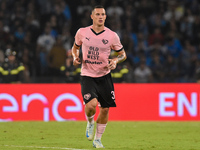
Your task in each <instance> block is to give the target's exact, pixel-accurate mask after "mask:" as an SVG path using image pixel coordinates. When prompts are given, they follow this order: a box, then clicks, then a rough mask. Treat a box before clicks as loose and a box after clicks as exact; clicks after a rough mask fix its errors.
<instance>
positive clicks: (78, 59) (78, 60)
mask: <svg viewBox="0 0 200 150" xmlns="http://www.w3.org/2000/svg"><path fill="white" fill-rule="evenodd" d="M80 64H81V62H80V58H79V57H76V58H73V65H74V66H78V65H80Z"/></svg>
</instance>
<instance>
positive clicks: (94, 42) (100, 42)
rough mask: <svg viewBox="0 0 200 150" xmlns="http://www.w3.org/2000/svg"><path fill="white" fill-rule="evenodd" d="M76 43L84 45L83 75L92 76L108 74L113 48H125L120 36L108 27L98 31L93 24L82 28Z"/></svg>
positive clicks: (117, 49)
mask: <svg viewBox="0 0 200 150" xmlns="http://www.w3.org/2000/svg"><path fill="white" fill-rule="evenodd" d="M75 44H76V45H78V46H81V45H82V55H83V59H82V66H81V75H82V76H90V77H101V76H104V75H106V74H108V73H109V72H110V70H109V69H108V68H107V67H106V66H107V65H108V63H109V61H108V59H109V56H110V52H111V49H112V50H115V51H120V50H122V49H123V46H122V44H121V42H120V39H119V36H118V35H117V34H116V33H115V32H113V31H111V30H110V29H109V28H107V27H104V30H103V31H102V32H100V33H96V32H95V31H94V30H93V29H92V26H88V27H85V28H80V29H79V30H78V31H77V33H76V35H75Z"/></svg>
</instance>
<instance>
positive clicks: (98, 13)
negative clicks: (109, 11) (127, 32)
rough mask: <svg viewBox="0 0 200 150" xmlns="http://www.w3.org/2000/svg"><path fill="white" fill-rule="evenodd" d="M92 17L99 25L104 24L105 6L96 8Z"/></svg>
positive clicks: (94, 22)
mask: <svg viewBox="0 0 200 150" xmlns="http://www.w3.org/2000/svg"><path fill="white" fill-rule="evenodd" d="M91 18H92V20H93V24H96V25H98V26H102V25H104V23H105V20H106V11H105V9H103V8H95V9H94V11H93V12H92V15H91Z"/></svg>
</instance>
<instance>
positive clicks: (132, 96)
mask: <svg viewBox="0 0 200 150" xmlns="http://www.w3.org/2000/svg"><path fill="white" fill-rule="evenodd" d="M115 97H116V104H117V107H116V108H110V114H109V120H115V121H199V120H200V85H199V84H115ZM95 117H97V115H96V116H95ZM30 120H38V121H53V120H55V121H66V120H85V114H84V105H83V101H82V96H81V87H80V84H1V85H0V121H30Z"/></svg>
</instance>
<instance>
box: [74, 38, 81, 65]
mask: <svg viewBox="0 0 200 150" xmlns="http://www.w3.org/2000/svg"><path fill="white" fill-rule="evenodd" d="M79 49H80V46H78V45H76V44H75V42H74V45H73V47H72V57H73V65H74V66H77V65H79V64H81V62H80V58H79Z"/></svg>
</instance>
